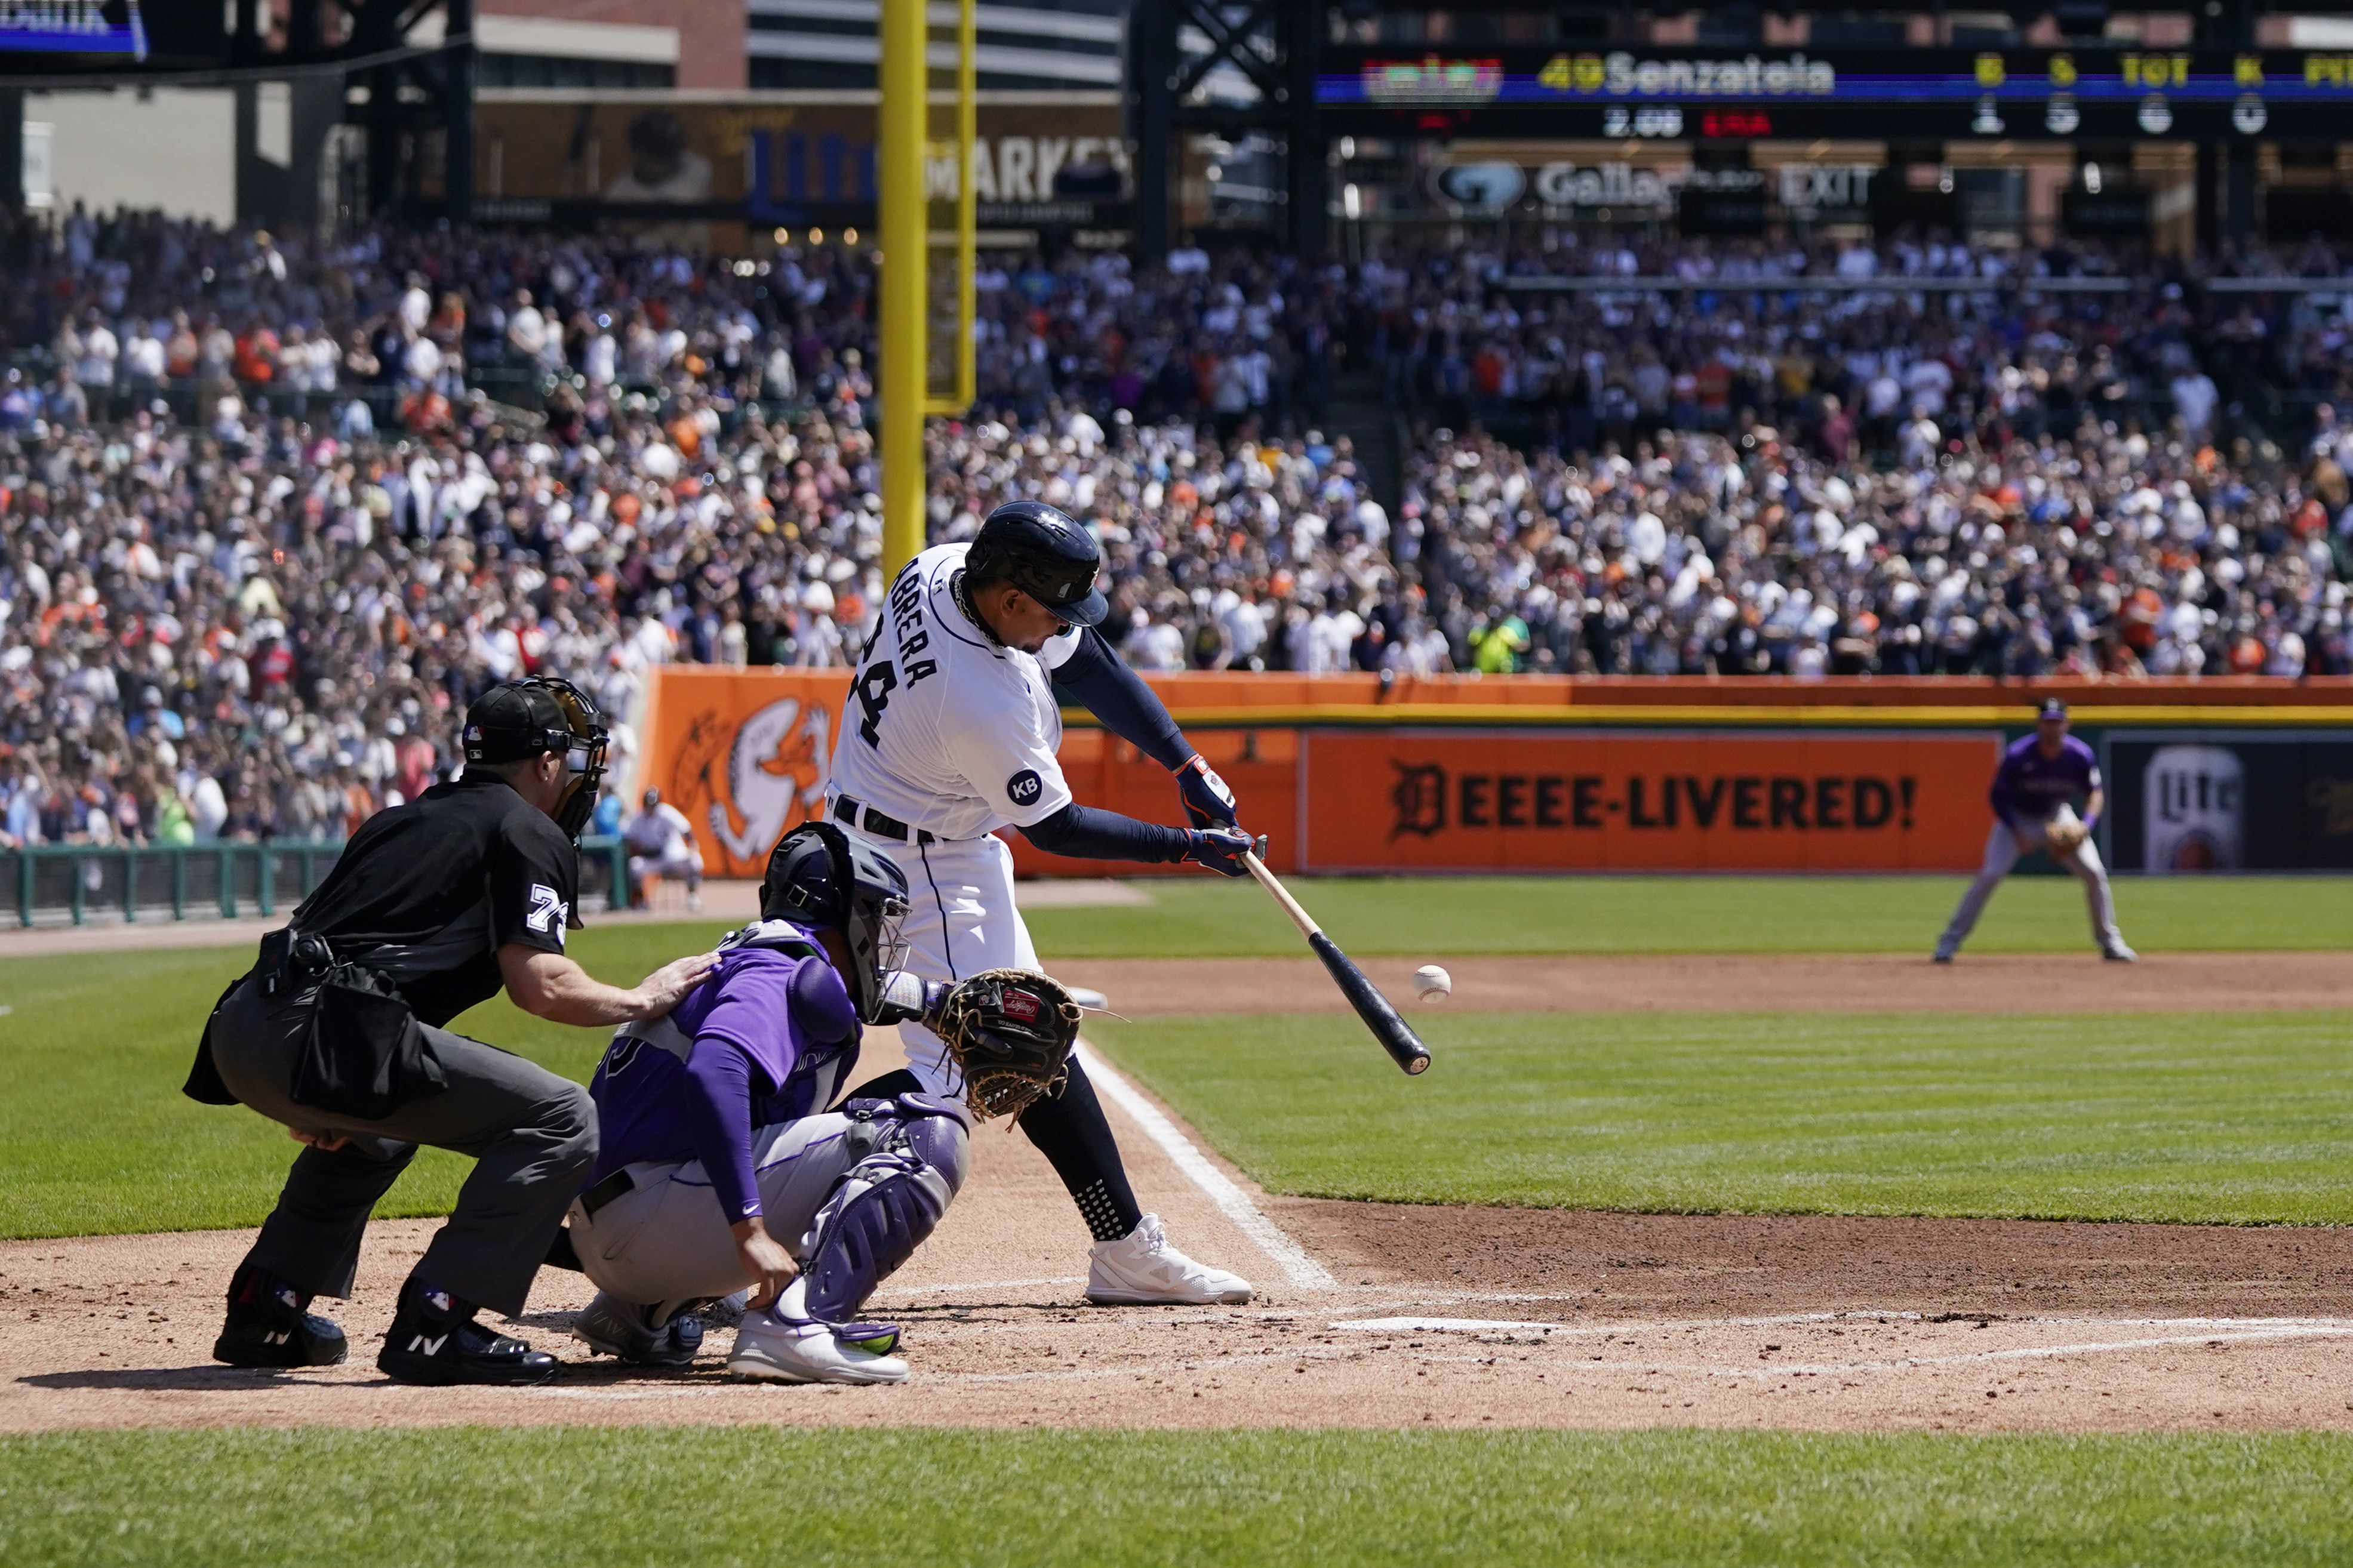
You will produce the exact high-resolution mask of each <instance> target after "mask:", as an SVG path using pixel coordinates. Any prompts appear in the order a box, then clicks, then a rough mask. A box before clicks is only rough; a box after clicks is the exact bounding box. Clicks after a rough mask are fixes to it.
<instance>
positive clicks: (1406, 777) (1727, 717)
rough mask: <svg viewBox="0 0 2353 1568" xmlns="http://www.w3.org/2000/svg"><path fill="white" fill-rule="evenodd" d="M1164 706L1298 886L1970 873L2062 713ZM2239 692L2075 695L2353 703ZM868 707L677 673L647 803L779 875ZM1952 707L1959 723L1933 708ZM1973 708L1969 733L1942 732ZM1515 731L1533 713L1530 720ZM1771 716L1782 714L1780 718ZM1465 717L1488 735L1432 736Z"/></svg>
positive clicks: (797, 673) (1138, 768) (1321, 684)
mask: <svg viewBox="0 0 2353 1568" xmlns="http://www.w3.org/2000/svg"><path fill="white" fill-rule="evenodd" d="M1152 684H1153V685H1154V687H1155V689H1157V690H1158V691H1159V692H1160V693H1161V695H1162V696H1163V697H1164V699H1166V700H1167V702H1168V704H1169V707H1170V708H1171V710H1173V711H1175V712H1176V715H1177V717H1178V719H1179V720H1180V721H1187V722H1188V723H1190V724H1191V725H1192V726H1193V728H1192V729H1191V731H1190V732H1191V735H1192V738H1193V740H1194V742H1195V743H1196V744H1198V746H1199V747H1200V748H1201V750H1202V752H1204V753H1205V754H1206V755H1207V756H1208V759H1209V761H1210V763H1212V764H1213V765H1214V766H1216V767H1217V769H1218V770H1219V773H1222V774H1223V775H1224V776H1225V778H1226V780H1227V782H1228V783H1229V784H1231V785H1232V786H1233V789H1234V792H1235V795H1237V797H1238V798H1239V799H1240V802H1241V805H1242V815H1243V821H1244V822H1245V823H1246V824H1247V825H1248V826H1250V828H1251V829H1252V830H1253V831H1256V832H1261V833H1264V834H1267V835H1268V836H1269V838H1270V841H1271V842H1270V846H1269V853H1268V859H1269V862H1270V863H1271V865H1272V866H1273V867H1274V868H1276V869H1278V870H1282V871H1297V870H1316V871H1438V870H1602V869H1609V870H1691V869H1741V870H1775V871H1809V870H1930V869H1935V870H1966V869H1968V868H1973V867H1974V866H1976V864H1977V863H1978V857H1979V855H1980V854H1981V853H1982V847H1983V845H1984V841H1985V833H1986V826H1987V820H1988V819H1987V813H1986V806H1985V794H1986V790H1987V787H1988V785H1989V783H1990V782H1991V779H1992V773H1993V768H1994V764H1995V761H1996V758H1997V754H1998V733H1997V731H1994V730H1993V729H1992V728H1991V727H1990V726H1991V724H1992V723H1994V722H1996V721H2010V722H2024V721H2026V720H2027V718H2028V716H2029V715H2030V714H2031V702H2032V701H2033V700H2035V699H2036V698H2037V697H2039V696H2040V695H2042V689H2040V688H2037V689H2023V688H2020V687H2016V686H1997V685H1996V683H1994V682H1990V681H1964V682H1941V681H1905V682H1901V683H1897V682H1884V681H1876V682H1874V681H1856V682H1843V681H1839V682H1819V683H1812V684H1810V685H1798V684H1793V683H1789V682H1783V681H1724V682H1715V681H1681V680H1679V681H1661V682H1641V683H1632V682H1622V681H1610V682H1591V681H1575V682H1571V681H1567V680H1558V679H1511V680H1486V681H1481V680H1475V679H1443V680H1421V681H1413V682H1401V683H1398V686H1397V687H1395V688H1393V689H1391V690H1390V692H1389V693H1388V700H1386V701H1384V700H1381V699H1382V693H1381V690H1380V687H1379V685H1378V683H1377V681H1376V680H1375V679H1373V678H1371V677H1369V676H1366V677H1353V676H1337V677H1296V676H1240V675H1203V676H1177V677H1159V678H1154V679H1153V682H1152ZM2334 684H2335V683H2331V686H2333V685H2334ZM2237 685H2238V683H2235V682H2234V683H2229V684H2228V685H2226V684H2225V683H2221V682H2213V681H2209V682H2202V683H2200V684H2198V685H2195V686H2189V685H2183V686H2174V687H2169V688H2168V687H2167V686H2163V685H2159V684H2158V683H2154V682H2152V683H2148V684H2147V685H2143V686H2136V687H2133V688H2129V689H2126V688H2122V687H2115V686H2094V687H2075V688H2070V689H2068V690H2067V693H2066V694H2067V695H2068V696H2069V698H2070V699H2071V700H2077V701H2080V702H2083V703H2084V704H2085V705H2086V706H2090V705H2093V704H2108V705H2116V706H2123V705H2125V703H2124V701H2123V699H2126V697H2127V695H2129V697H2131V698H2135V699H2138V698H2142V697H2144V695H2145V694H2147V695H2155V694H2158V693H2162V694H2163V696H2164V698H2165V699H2166V700H2168V702H2170V703H2172V704H2176V705H2180V704H2189V703H2200V704H2212V703H2221V704H2227V705H2232V706H2263V705H2264V700H2266V699H2269V698H2270V697H2272V696H2273V695H2274V693H2281V694H2286V695H2289V696H2292V697H2293V698H2294V699H2295V700H2296V701H2297V702H2298V703H2300V704H2304V705H2313V704H2328V705H2332V706H2333V705H2336V704H2337V703H2341V702H2343V701H2344V700H2345V699H2346V698H2347V697H2348V696H2353V691H2346V690H2337V689H2328V688H2325V687H2319V686H2317V685H2316V684H2307V685H2305V686H2302V687H2297V686H2293V685H2287V684H2285V683H2265V685H2263V686H2261V687H2251V688H2250V689H2248V690H2246V691H2240V690H2236V689H2233V688H2235V687H2236V686H2237ZM1899 686H1900V687H1901V688H1903V689H1905V693H1904V694H1905V696H1907V697H1909V698H1910V699H1911V700H1910V701H1909V702H1907V703H1903V704H1901V705H1900V706H1901V707H1902V708H1904V709H1906V710H1908V711H1907V712H1904V713H1902V714H1901V715H1900V717H1902V718H1903V719H1905V721H1906V722H1905V723H1903V724H1901V725H1900V726H1894V727H1887V726H1883V725H1875V724H1873V721H1872V719H1871V718H1869V717H1860V716H1858V717H1857V718H1856V719H1855V720H1854V721H1855V722H1858V723H1859V724H1860V725H1861V726H1862V727H1859V728H1855V729H1841V728H1838V727H1836V726H1837V725H1838V724H1839V723H1840V722H1841V719H1844V718H1846V717H1847V716H1848V715H1855V714H1856V713H1857V710H1862V709H1874V710H1882V709H1883V710H1886V713H1885V716H1886V717H1887V718H1896V717H1899V714H1898V713H1897V712H1896V711H1895V710H1894V709H1893V708H1890V707H1889V705H1887V704H1884V703H1883V702H1881V701H1880V700H1878V699H1879V698H1881V697H1882V696H1883V695H1884V694H1886V693H1887V692H1888V690H1889V689H1893V688H1896V687H1899ZM848 690H849V675H848V672H847V671H843V670H786V669H759V670H733V669H718V668H710V667H707V666H669V667H664V668H659V669H657V670H656V671H655V672H654V674H653V679H652V681H651V683H650V686H649V693H648V698H647V706H646V710H645V713H644V716H643V720H644V721H643V731H642V734H641V737H640V742H641V743H640V747H639V752H638V787H639V788H642V787H643V786H644V785H646V784H656V785H659V787H660V789H661V791H662V795H663V798H664V799H666V800H668V801H670V803H671V804H672V805H676V806H678V807H679V809H680V810H681V811H683V812H684V813H685V814H686V816H687V818H688V820H689V821H691V823H692V824H693V825H694V828H695V835H696V837H697V839H698V840H699V841H700V843H701V844H702V852H703V857H704V860H705V863H706V865H707V866H708V867H709V868H710V870H711V873H712V875H714V876H726V877H756V876H758V875H760V873H761V871H762V870H763V868H765V863H766V858H767V852H768V849H769V847H771V846H773V845H774V844H775V842H776V839H777V838H778V837H782V835H783V834H784V833H785V831H786V829H787V828H789V827H791V826H794V825H795V824H796V823H798V822H800V821H801V820H803V819H804V818H805V817H807V816H810V815H813V814H814V813H815V812H816V811H817V810H818V807H819V805H820V803H821V802H822V800H823V798H824V793H825V774H826V763H827V759H828V755H829V754H830V752H831V749H832V744H833V738H834V735H835V733H836V731H837V728H838V725H839V718H840V712H841V707H842V703H843V701H844V700H845V699H846V697H847V694H848ZM1931 694H1934V695H1936V696H1938V697H1941V698H1943V699H1945V700H1944V701H1942V702H1935V701H1927V700H1923V699H1924V698H1926V697H1928V696H1930V695H1931ZM1760 699H1763V700H1760ZM1947 707H1949V708H1950V709H1951V710H1953V711H1951V713H1950V716H1949V717H1948V718H1947V717H1942V716H1940V714H1939V713H1938V712H1936V710H1938V709H1944V708H1947ZM1499 708H1500V709H1515V710H1520V711H1519V713H1518V714H1517V715H1515V717H1517V718H1518V722H1517V723H1513V722H1512V720H1511V719H1507V718H1504V717H1502V716H1501V715H1498V714H1497V713H1496V711H1495V710H1497V709H1499ZM1765 708H1769V709H1771V710H1773V711H1771V712H1769V713H1767V712H1764V711H1757V710H1759V709H1765ZM1630 709H1631V710H1638V711H1639V716H1640V718H1641V720H1642V721H1643V722H1642V723H1641V727H1640V728H1639V729H1636V730H1627V729H1625V728H1623V727H1622V725H1621V724H1620V723H1618V722H1615V721H1621V720H1623V719H1626V718H1630V717H1634V716H1636V714H1635V713H1630V712H1629V710H1630ZM1729 709H1739V710H1747V711H1746V713H1745V714H1744V715H1742V716H1735V715H1731V714H1728V713H1727V712H1726V710H1729ZM1253 710H1255V711H1258V712H1263V713H1264V714H1265V715H1266V720H1267V721H1266V722H1264V723H1263V724H1261V723H1260V722H1257V721H1254V720H1253V719H1252V718H1251V717H1250V715H1251V713H1252V711H1253ZM1531 710H1533V711H1531ZM1828 710H1844V712H1843V713H1842V714H1841V713H1834V712H1831V711H1828ZM1449 713H1459V714H1460V715H1461V721H1469V723H1467V724H1465V725H1464V726H1463V727H1460V728H1455V727H1449V728H1443V729H1440V728H1432V727H1430V726H1431V725H1432V723H1433V721H1436V722H1443V721H1445V718H1446V716H1447V715H1448V714H1449ZM1810 715H1812V716H1814V717H1815V719H1816V722H1809V721H1808V719H1809V716H1810ZM1077 717H1078V716H1073V720H1074V727H1073V728H1071V731H1069V733H1068V734H1066V735H1065V737H1064V739H1063V744H1062V751H1061V760H1062V767H1063V771H1064V773H1065V774H1066V775H1067V776H1068V777H1069V779H1070V782H1071V790H1072V792H1073V793H1074V794H1075V795H1077V796H1078V798H1079V799H1080V800H1081V801H1082V802H1084V803H1086V804H1087V805H1098V806H1103V807H1105V808H1108V809H1111V810H1114V811H1120V812H1124V813H1125V814H1127V815H1129V816H1140V817H1144V818H1146V819H1148V820H1152V821H1158V822H1175V821H1178V820H1180V819H1181V812H1180V810H1179V807H1178V805H1177V800H1176V790H1175V787H1174V786H1173V784H1171V783H1170V781H1169V778H1168V775H1167V773H1166V771H1165V770H1163V769H1162V768H1161V767H1160V766H1159V765H1158V764H1157V763H1153V762H1151V761H1149V760H1148V759H1146V758H1144V757H1142V756H1140V755H1138V754H1137V753H1136V752H1135V751H1134V748H1132V747H1130V746H1128V745H1126V744H1125V743H1124V742H1119V741H1116V740H1114V739H1113V738H1112V737H1110V736H1108V735H1106V734H1104V733H1103V732H1102V731H1099V730H1090V729H1082V728H1077V727H1075V723H1076V720H1077ZM1820 721H1827V722H1826V723H1823V724H1822V727H1820V728H1818V727H1816V723H1817V722H1820ZM1458 722H1460V721H1458ZM1474 724H1475V725H1476V726H1477V727H1470V726H1471V725H1474ZM1506 724H1509V725H1511V727H1509V728H1504V727H1502V726H1504V725H1506ZM1594 725H1598V726H1601V727H1598V728H1589V727H1588V726H1594ZM1725 726H1735V727H1725ZM1008 838H1009V840H1010V841H1011V843H1012V846H1013V851H1014V863H1015V866H1016V867H1017V868H1018V869H1019V870H1020V871H1021V872H1022V873H1023V874H1025V875H1045V876H1052V875H1062V876H1105V875H1113V874H1118V875H1134V874H1136V873H1137V872H1138V871H1146V872H1149V871H1152V870H1155V869H1157V870H1165V871H1168V872H1175V873H1179V874H1187V875H1190V874H1197V873H1195V872H1194V871H1193V870H1192V868H1177V867H1169V868H1139V867H1135V866H1133V865H1130V864H1127V863H1124V862H1096V861H1082V860H1069V859H1064V858H1060V857H1057V856H1050V855H1046V854H1044V853H1042V852H1040V851H1039V850H1037V849H1034V848H1032V847H1030V846H1029V843H1028V842H1027V841H1026V840H1024V839H1022V838H1021V837H1020V836H1019V835H1018V834H1011V835H1008Z"/></svg>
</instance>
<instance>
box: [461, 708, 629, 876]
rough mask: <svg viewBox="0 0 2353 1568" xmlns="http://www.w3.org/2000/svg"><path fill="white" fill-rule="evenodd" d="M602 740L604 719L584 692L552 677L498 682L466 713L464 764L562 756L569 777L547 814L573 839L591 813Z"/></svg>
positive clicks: (600, 780) (600, 773) (599, 780)
mask: <svg viewBox="0 0 2353 1568" xmlns="http://www.w3.org/2000/svg"><path fill="white" fill-rule="evenodd" d="M606 741H607V736H606V733H605V720H604V716H603V715H602V714H600V713H598V712H597V711H596V704H595V703H594V702H591V701H590V700H588V694H587V693H586V692H585V691H583V690H581V689H579V688H578V687H576V686H575V685H573V684H572V682H570V681H568V680H558V679H554V677H552V676H544V675H534V676H533V677H532V678H531V679H528V680H509V681H502V682H501V683H500V684H499V685H497V686H493V687H491V689H489V690H488V691H486V692H484V693H482V695H481V696H480V697H479V698H476V699H475V700H474V704H473V706H472V707H470V708H469V709H467V710H466V730H465V746H466V761H467V762H469V763H516V762H527V761H529V760H530V759H532V758H533V757H538V756H543V755H545V754H546V753H547V752H555V753H557V754H558V755H559V756H561V757H563V758H564V762H565V770H566V772H567V773H568V774H569V776H568V777H567V778H566V780H565V785H564V794H563V795H562V796H561V797H559V798H558V800H557V801H556V803H555V810H554V812H552V813H551V814H550V815H551V816H554V818H555V826H558V827H560V828H562V829H563V830H564V834H565V837H567V838H575V839H576V838H578V837H580V832H581V829H583V828H585V827H586V826H588V816H589V814H590V813H592V812H594V811H595V810H596V796H597V794H598V792H599V790H600V789H601V788H602V786H603V784H604V781H605V744H606Z"/></svg>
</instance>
